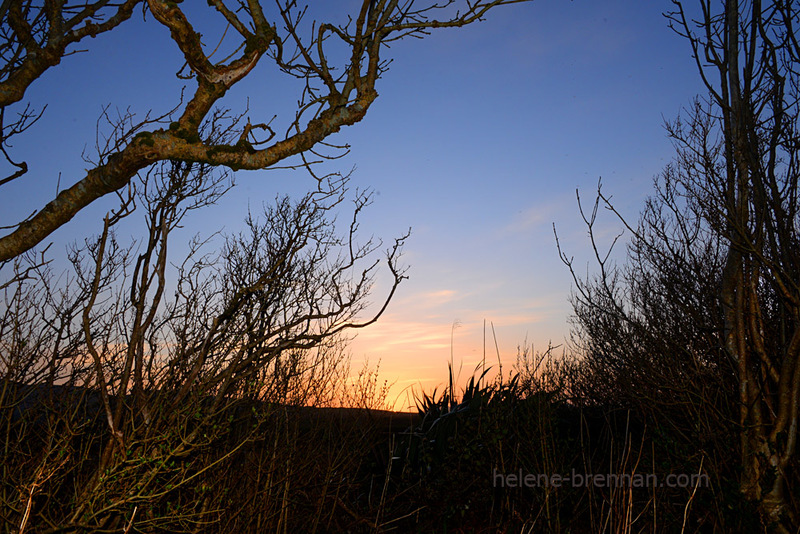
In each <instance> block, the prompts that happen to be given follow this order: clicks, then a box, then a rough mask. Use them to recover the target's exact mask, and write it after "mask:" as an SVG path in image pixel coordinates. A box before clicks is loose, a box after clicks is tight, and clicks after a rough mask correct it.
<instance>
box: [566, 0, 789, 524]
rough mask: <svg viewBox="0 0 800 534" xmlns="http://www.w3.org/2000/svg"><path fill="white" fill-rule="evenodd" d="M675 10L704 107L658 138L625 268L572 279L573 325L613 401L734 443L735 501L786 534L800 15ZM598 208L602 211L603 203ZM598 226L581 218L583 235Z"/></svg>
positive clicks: (717, 8)
mask: <svg viewBox="0 0 800 534" xmlns="http://www.w3.org/2000/svg"><path fill="white" fill-rule="evenodd" d="M673 4H674V7H675V9H674V11H673V12H671V13H668V14H667V17H668V20H669V21H670V23H671V26H672V27H673V29H675V31H676V32H677V33H678V34H680V35H681V36H683V37H684V38H685V39H687V40H688V42H689V44H690V46H691V50H692V52H693V55H694V58H695V60H696V62H697V67H698V70H699V72H700V74H701V76H702V79H703V81H704V83H705V85H706V88H707V89H708V97H707V98H706V99H704V100H698V101H697V103H696V104H695V105H694V106H693V107H692V108H690V109H689V110H688V111H687V112H686V113H685V114H684V116H683V117H682V118H681V119H679V120H677V121H675V122H673V123H671V124H669V125H668V131H669V134H670V136H671V137H672V139H673V140H674V142H675V145H676V149H677V158H676V160H675V162H674V163H673V164H672V165H670V166H669V167H668V168H667V169H666V170H665V171H664V173H662V175H661V176H660V177H659V179H658V182H657V185H658V193H657V195H656V196H655V197H654V198H653V199H651V201H650V203H649V204H648V206H647V208H646V210H645V212H644V214H643V216H642V219H641V221H640V224H639V225H638V226H637V227H635V228H633V227H629V229H630V230H631V231H632V232H633V238H632V244H631V247H630V249H629V254H628V263H627V265H626V266H625V267H623V268H615V267H613V266H612V265H611V262H610V261H609V260H608V256H605V255H603V254H599V253H598V254H597V260H598V261H599V263H600V266H601V273H600V274H599V275H598V277H597V278H596V279H594V280H585V281H580V280H578V279H577V278H576V281H577V282H578V293H577V294H576V298H575V310H576V319H577V323H578V326H579V332H580V335H581V336H583V338H584V340H586V344H585V346H584V348H585V349H586V350H587V351H588V353H589V354H590V356H589V360H590V361H592V362H594V363H593V364H592V365H593V368H594V372H595V373H597V374H600V375H603V376H605V377H611V378H610V379H609V381H607V382H606V384H611V385H612V386H611V387H617V389H608V390H607V392H608V395H610V396H611V397H614V395H615V394H618V393H619V392H621V391H623V390H624V391H627V392H628V397H629V398H631V399H632V398H633V397H634V395H633V393H634V392H635V391H637V389H638V391H639V392H640V393H642V394H643V395H644V398H645V399H646V401H645V402H650V403H652V404H651V406H662V407H666V406H673V408H672V409H671V413H672V414H673V415H674V414H675V408H674V407H679V406H680V407H683V408H681V409H682V410H684V413H691V414H692V415H691V417H684V418H683V421H684V422H688V421H692V420H694V421H696V423H695V425H696V426H695V429H694V431H690V432H689V434H694V437H695V438H696V437H697V436H699V435H701V434H703V433H702V432H698V429H699V428H704V429H705V434H707V433H708V432H717V433H721V434H723V435H725V433H726V432H727V431H726V430H725V429H726V428H731V429H734V430H735V435H736V439H737V441H738V459H737V463H738V464H739V465H740V470H739V471H738V475H737V476H738V477H739V488H740V491H741V493H742V495H743V496H744V497H745V498H746V499H747V500H749V501H751V502H753V503H754V504H755V505H756V506H757V508H758V510H759V511H760V513H761V516H762V519H763V521H764V523H765V524H769V525H772V526H773V527H775V528H777V529H778V531H780V532H793V531H796V527H797V524H798V516H797V512H798V511H797V507H796V504H795V503H794V502H793V501H792V499H791V498H790V497H789V495H788V494H787V486H788V485H789V484H790V483H792V482H793V483H796V481H797V475H798V473H797V456H796V453H797V437H798V436H797V431H798V422H799V421H798V416H799V415H800V414H798V408H800V284H799V283H798V280H800V246H799V245H800V233H799V232H800V216H799V215H798V214H799V213H800V211H799V210H800V197H798V181H800V174H799V170H798V161H799V160H800V152H798V143H797V140H798V137H800V135H798V134H800V132H799V131H798V116H800V107H798V102H799V100H798V97H800V93H799V92H798V88H800V84H799V83H798V82H800V78H798V75H799V74H800V71H799V70H798V65H799V64H800V44H798V40H797V37H796V34H795V27H796V26H797V24H798V22H800V20H799V18H800V11H799V10H798V6H797V5H796V4H795V3H794V2H792V1H789V2H766V3H762V2H758V1H752V2H751V1H746V2H731V1H727V2H711V1H701V2H699V5H698V9H697V13H696V14H695V15H691V14H688V13H687V10H686V9H685V8H684V2H678V1H674V2H673ZM598 201H601V202H602V203H603V205H605V207H608V208H610V209H613V206H612V204H611V202H610V199H609V198H607V197H606V196H604V195H603V194H602V193H600V194H599V196H598ZM597 206H598V205H597V204H596V205H595V214H596V210H597ZM595 214H592V215H591V216H588V215H587V216H585V220H586V222H587V224H589V227H590V229H591V227H592V225H593V224H594V220H595ZM593 242H594V239H593ZM595 250H596V251H597V247H595ZM564 259H565V261H567V262H568V263H569V262H570V260H569V258H567V257H566V256H564ZM604 365H606V366H608V367H604ZM609 368H610V369H609ZM610 373H611V374H610ZM612 375H613V376H612ZM625 377H630V378H627V379H626V378H625ZM626 380H627V382H626ZM613 384H616V386H613ZM709 385H711V386H712V387H711V388H709V387H708V386H709ZM682 392H683V393H682ZM726 392H727V393H726ZM676 395H678V397H677V398H676ZM727 396H732V397H733V398H735V399H736V403H735V405H729V404H728V402H727V401H726V400H725V399H726V398H727ZM670 399H672V400H673V401H675V402H673V403H672V404H670ZM662 415H665V413H664V412H662ZM662 420H663V419H662ZM700 422H702V423H700ZM680 425H683V423H680ZM715 429H716V430H715ZM720 445H721V446H720V447H718V448H717V450H718V451H723V450H724V444H723V443H721V444H720ZM734 472H736V471H731V473H734Z"/></svg>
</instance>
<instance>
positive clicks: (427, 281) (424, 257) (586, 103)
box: [0, 0, 702, 409]
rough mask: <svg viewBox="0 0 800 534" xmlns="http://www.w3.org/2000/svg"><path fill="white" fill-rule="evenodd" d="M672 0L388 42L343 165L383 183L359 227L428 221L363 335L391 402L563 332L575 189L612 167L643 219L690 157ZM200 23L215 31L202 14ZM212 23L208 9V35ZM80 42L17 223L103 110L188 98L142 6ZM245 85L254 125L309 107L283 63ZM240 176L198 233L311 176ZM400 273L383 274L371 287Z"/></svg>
mask: <svg viewBox="0 0 800 534" xmlns="http://www.w3.org/2000/svg"><path fill="white" fill-rule="evenodd" d="M187 4H188V3H185V4H184V6H185V5H187ZM200 4H201V3H198V4H197V6H192V7H193V8H198V9H199V7H198V6H200ZM202 4H203V6H204V5H205V3H204V2H203V3H202ZM355 4H356V2H354V1H353V0H341V1H339V2H324V3H323V2H312V5H311V8H310V13H309V16H313V15H315V14H317V13H319V14H320V15H321V16H325V17H327V16H334V17H342V16H344V14H345V13H347V10H348V8H349V9H350V10H351V11H352V6H354V5H355ZM670 6H671V2H668V1H645V2H643V1H641V0H604V1H597V0H573V1H567V0H536V1H533V2H530V3H525V4H515V5H511V6H504V7H500V8H498V9H496V10H493V11H491V12H490V13H489V14H488V15H487V17H486V20H485V21H484V22H481V23H478V24H474V25H471V26H468V27H465V28H461V29H447V30H438V31H434V32H432V34H431V35H429V36H427V37H426V38H425V39H421V40H420V39H407V40H403V41H400V42H397V43H393V45H392V47H391V49H390V50H388V51H387V52H385V54H386V55H387V57H390V58H392V60H393V61H392V64H391V66H390V69H389V71H388V72H387V73H385V75H384V76H383V78H382V79H381V80H379V83H378V85H377V91H378V93H379V97H378V99H377V100H376V101H375V103H374V104H373V105H372V107H371V108H370V109H369V112H368V113H367V116H366V117H365V119H364V120H363V121H362V122H360V123H358V124H356V125H354V126H351V127H348V128H345V129H344V130H342V131H341V132H340V133H338V134H336V136H334V138H333V139H332V141H333V142H336V143H341V144H345V143H346V144H349V145H350V153H349V154H348V155H347V156H346V157H345V158H343V159H341V160H338V161H337V165H338V168H339V170H341V171H342V172H347V171H349V170H351V169H353V174H352V176H351V184H350V185H351V187H352V188H353V189H355V188H361V189H364V188H371V189H372V190H374V192H375V201H374V203H373V204H372V205H371V206H370V207H369V209H368V210H367V211H366V212H365V213H364V215H363V217H362V220H361V229H362V232H364V233H366V234H368V235H369V234H372V235H374V236H376V237H377V238H382V239H383V240H384V242H386V243H390V242H391V241H392V239H393V238H394V237H398V236H400V235H401V234H403V233H404V232H405V231H406V230H407V229H408V228H411V231H412V235H411V238H410V239H409V240H408V242H407V244H406V246H405V249H404V256H403V263H404V264H405V265H407V266H408V267H409V271H408V275H409V279H408V280H406V281H404V282H403V284H402V285H401V286H400V288H399V289H398V292H397V294H396V296H395V298H394V300H393V301H392V303H391V304H390V306H389V308H388V310H387V311H386V312H385V313H384V315H383V316H382V317H381V318H380V320H379V321H378V322H377V323H376V324H375V325H372V326H371V327H369V328H367V329H364V330H361V331H359V332H358V335H357V337H356V338H355V340H354V341H353V342H352V343H351V346H350V351H351V353H352V356H353V365H354V368H358V367H359V366H360V363H361V362H362V361H364V360H368V361H369V363H370V364H371V365H376V364H378V362H379V363H380V377H381V379H386V380H388V381H389V382H390V383H392V384H393V386H392V388H391V390H390V395H389V402H390V404H392V403H394V405H395V407H396V408H398V409H404V408H407V407H408V405H409V403H410V397H409V395H408V393H409V392H410V391H411V389H410V388H412V387H414V388H416V391H421V390H425V391H430V390H431V389H432V388H433V387H435V386H437V385H440V386H441V384H443V382H444V381H445V380H446V378H447V364H448V362H449V361H450V358H451V355H452V356H453V357H454V360H455V365H456V368H457V369H458V368H459V367H460V366H463V371H462V373H463V374H462V382H463V378H464V377H466V376H469V374H470V373H471V372H472V370H473V369H474V368H475V366H476V365H477V364H478V363H479V362H480V361H481V360H482V359H483V357H484V354H485V355H486V359H487V361H490V362H497V360H498V356H499V359H500V360H501V361H502V364H503V368H504V370H508V369H510V368H511V367H512V365H513V363H514V362H515V360H516V356H517V353H518V348H519V347H522V346H528V347H532V348H533V350H534V351H543V350H544V349H546V348H547V347H548V345H551V344H552V345H553V346H563V345H564V344H565V341H566V339H567V338H568V337H569V328H570V325H569V315H570V305H569V301H568V298H569V295H570V292H571V289H572V287H573V283H572V278H571V275H570V273H569V271H568V269H567V268H566V267H565V266H564V264H563V263H562V262H561V261H560V259H559V256H558V252H557V250H556V244H555V239H554V235H553V225H554V224H555V225H556V228H557V230H558V234H559V239H560V243H561V246H562V248H563V249H564V251H565V252H566V253H567V254H568V255H570V256H574V257H575V265H576V267H577V268H578V269H579V270H582V271H581V272H582V273H584V274H586V273H591V272H592V270H593V265H592V263H591V255H590V249H589V242H588V240H587V235H586V228H585V227H584V226H583V225H582V222H581V219H580V214H579V212H578V208H577V203H576V190H578V191H579V192H580V194H581V197H582V198H583V199H584V200H585V202H591V200H592V199H593V198H594V193H595V191H596V188H597V183H598V180H599V179H602V183H603V190H604V192H606V193H607V194H609V195H612V197H613V199H614V202H615V205H616V207H617V208H618V209H619V211H620V212H621V213H622V214H624V215H625V217H627V218H628V219H630V220H635V219H636V216H637V214H638V212H639V210H640V208H641V207H642V206H643V203H644V200H645V199H646V197H647V195H648V194H650V192H651V191H652V180H653V177H654V176H655V175H657V174H658V173H659V172H660V171H661V170H662V169H663V168H664V166H665V165H666V164H667V163H668V162H669V161H670V159H671V158H672V155H673V153H674V150H673V148H672V145H671V143H670V140H669V139H668V138H667V135H666V132H665V130H664V127H663V125H664V121H665V120H672V119H674V118H675V117H677V115H678V114H679V113H680V111H681V109H682V108H683V107H685V106H688V105H690V104H691V101H692V99H693V98H694V97H695V96H696V95H697V94H699V93H701V92H702V87H701V83H700V79H699V76H698V75H697V72H696V68H695V66H694V63H693V60H692V58H691V55H690V50H689V47H688V44H687V43H686V42H685V41H684V40H683V39H682V38H680V37H679V36H677V35H676V34H674V33H673V32H672V31H671V30H670V29H669V28H668V26H667V23H666V20H665V19H664V17H663V16H662V12H663V11H664V10H667V9H669V8H670ZM190 20H192V21H193V22H196V23H197V24H198V26H200V27H202V24H203V22H204V20H205V19H203V18H202V15H199V16H198V18H196V19H190ZM215 31H217V28H215V27H214V26H211V25H209V27H208V35H209V36H214V32H215ZM213 38H214V39H218V36H215V37H213ZM209 39H212V37H209ZM79 48H81V49H84V48H86V49H88V51H87V52H81V53H78V54H74V55H72V56H69V57H67V58H65V59H64V60H63V61H62V63H61V64H60V65H59V66H58V67H56V68H54V69H51V70H50V71H48V72H47V73H46V74H45V75H44V76H42V78H41V79H40V80H38V81H37V82H36V83H35V84H33V86H32V87H31V88H30V90H29V92H28V93H27V98H26V101H27V102H30V103H31V104H32V105H33V106H34V108H37V109H41V108H42V106H43V105H44V104H47V109H46V111H45V114H44V116H43V118H42V119H41V120H40V121H39V122H38V123H37V124H36V125H34V126H33V127H32V128H31V129H30V130H29V131H28V132H27V133H26V134H25V135H24V136H23V137H20V138H19V139H18V140H17V141H16V142H15V144H14V151H13V152H12V154H13V155H14V156H17V157H20V158H25V159H27V160H28V163H29V165H30V167H31V172H30V173H29V174H28V175H27V176H26V177H24V178H22V179H20V180H17V181H16V182H15V183H12V184H9V185H7V186H4V187H3V188H2V190H0V225H2V226H5V225H9V224H13V223H15V222H18V221H19V220H20V219H22V218H24V217H25V216H27V215H28V214H30V213H31V212H32V211H33V210H35V209H37V208H39V207H41V205H43V204H44V203H46V202H47V201H49V200H50V199H52V197H53V196H54V194H55V192H56V190H57V188H58V187H59V186H60V187H62V188H63V187H64V186H66V185H71V184H72V183H74V182H75V181H77V179H79V178H80V177H81V176H82V175H83V173H85V169H87V168H89V167H90V164H88V163H86V162H84V161H83V160H82V159H81V154H82V153H84V152H85V153H86V154H87V155H91V153H92V150H93V149H94V146H95V143H96V135H95V132H96V126H97V124H98V117H99V116H100V114H101V112H102V110H103V107H104V106H109V108H108V109H109V111H111V112H113V113H116V110H121V111H125V110H126V109H130V110H131V111H133V112H135V113H137V116H139V117H143V116H144V115H145V114H146V113H147V111H148V110H153V113H155V114H160V113H163V112H165V111H167V110H169V109H170V108H172V107H174V106H175V105H176V104H177V103H178V99H179V96H180V90H181V87H182V85H183V84H185V83H186V82H184V81H182V80H179V79H177V78H176V76H175V72H176V71H177V70H178V69H179V68H180V66H181V64H182V59H181V57H180V54H179V53H178V51H177V49H176V47H175V46H174V44H172V43H171V41H170V39H169V35H168V32H167V31H166V29H165V28H163V27H162V26H160V25H159V24H158V23H156V22H155V21H154V20H153V19H152V17H150V16H148V17H147V20H146V21H143V20H142V15H141V13H140V12H137V14H136V15H134V17H133V20H131V21H129V22H128V23H126V24H125V25H123V26H122V27H120V28H118V29H117V30H114V31H113V32H110V33H108V34H104V35H101V36H100V37H98V38H97V39H94V40H91V41H89V42H88V43H86V44H85V46H84V45H82V46H81V47H79ZM245 82H246V83H244V82H242V83H241V84H240V86H237V87H236V88H235V89H234V90H232V91H231V92H230V93H229V94H228V95H227V96H226V98H225V100H224V104H225V105H227V106H230V107H231V108H233V109H237V110H242V109H244V107H245V106H249V113H248V114H249V116H251V117H252V122H254V123H255V122H264V121H268V120H269V119H270V118H271V117H272V116H273V115H275V114H279V115H282V116H283V117H287V116H289V115H290V114H292V113H293V112H294V109H295V102H296V100H297V86H296V84H294V83H293V82H292V81H290V80H286V79H285V78H284V77H283V75H281V74H280V73H278V72H276V71H275V70H274V69H272V68H271V66H270V65H269V64H268V61H266V60H265V61H263V65H259V67H258V68H257V69H256V70H255V71H254V72H253V73H252V74H251V76H250V77H248V79H247V80H245ZM16 109H20V108H19V107H17V108H16ZM235 181H236V183H237V185H236V187H235V188H234V189H233V190H232V191H231V192H230V193H229V194H228V195H227V196H226V197H225V198H224V199H223V200H222V201H221V202H220V203H219V204H217V205H215V206H213V207H210V208H207V209H206V210H203V212H202V214H196V215H194V216H193V218H190V219H188V220H187V224H186V226H187V228H186V232H191V233H195V232H199V233H206V234H209V233H212V232H214V231H217V230H220V229H224V231H226V232H236V231H238V230H239V229H241V228H242V223H243V218H244V216H245V214H246V213H247V210H248V209H249V208H252V207H258V206H260V205H261V204H262V203H265V202H267V203H268V202H270V201H271V200H272V199H273V198H274V197H275V195H276V194H281V193H288V194H292V195H295V196H299V195H302V194H303V193H304V192H305V191H306V190H308V189H309V188H310V187H312V186H313V184H312V180H311V178H309V177H308V176H307V175H306V174H304V171H291V170H267V171H248V172H241V171H240V172H237V173H236V176H235ZM114 205H115V199H114V198H113V197H106V198H103V199H101V200H100V201H98V202H96V203H94V204H93V205H92V206H90V207H89V208H87V209H86V210H84V211H83V212H81V213H80V214H79V215H78V216H76V217H75V218H74V219H73V220H72V221H71V222H70V223H68V224H67V225H66V226H64V227H63V228H61V229H59V230H58V231H57V232H55V233H54V234H53V235H52V236H51V238H50V239H49V240H48V242H51V241H52V242H53V243H54V247H52V249H51V250H52V251H54V255H56V256H59V254H60V255H61V256H62V257H63V251H64V250H65V247H66V245H67V244H68V243H69V242H71V241H75V240H82V239H83V238H84V237H86V236H88V235H91V234H96V233H97V232H98V231H99V230H100V226H99V225H100V221H101V219H102V216H103V214H104V213H105V212H106V211H107V210H108V209H110V208H112V207H114ZM600 228H601V230H602V232H601V237H602V238H603V239H606V243H610V240H611V239H613V237H614V235H616V233H617V232H618V231H619V230H620V229H621V224H620V222H619V221H617V220H615V219H614V217H613V215H611V214H608V213H602V214H601V221H600ZM187 235H188V234H187ZM59 250H60V251H61V252H58V251H59ZM386 289H387V288H386V286H385V284H382V283H381V281H380V280H379V281H378V283H377V284H376V287H375V289H374V297H373V301H375V302H380V301H381V300H382V298H383V296H384V295H385V291H386ZM484 339H485V340H486V342H485V343H484ZM561 350H562V349H561V348H558V349H556V352H558V353H560V351H561Z"/></svg>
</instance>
